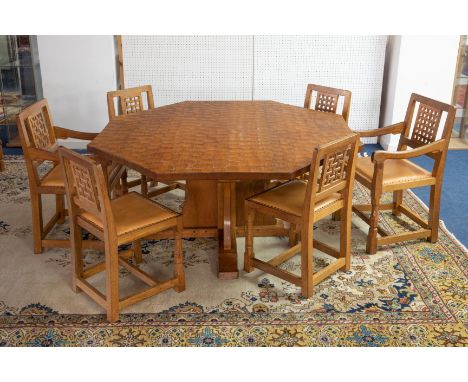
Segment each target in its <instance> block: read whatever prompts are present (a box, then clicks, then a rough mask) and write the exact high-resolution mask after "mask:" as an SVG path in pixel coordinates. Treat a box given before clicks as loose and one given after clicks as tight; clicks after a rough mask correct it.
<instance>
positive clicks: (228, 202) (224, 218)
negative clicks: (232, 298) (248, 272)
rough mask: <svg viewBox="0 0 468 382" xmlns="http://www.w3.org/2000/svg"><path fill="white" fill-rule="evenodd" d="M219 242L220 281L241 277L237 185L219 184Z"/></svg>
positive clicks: (230, 183) (233, 183)
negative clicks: (237, 239) (238, 258)
mask: <svg viewBox="0 0 468 382" xmlns="http://www.w3.org/2000/svg"><path fill="white" fill-rule="evenodd" d="M218 241H219V264H218V277H219V278H220V279H236V278H238V277H239V270H238V267H237V243H236V183H235V182H219V183H218Z"/></svg>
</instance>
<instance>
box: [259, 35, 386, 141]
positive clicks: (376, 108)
mask: <svg viewBox="0 0 468 382" xmlns="http://www.w3.org/2000/svg"><path fill="white" fill-rule="evenodd" d="M386 41H387V37H386V36H255V37H254V51H255V63H254V66H255V69H254V73H255V74H254V98H255V99H271V100H276V101H280V102H284V103H288V104H292V105H297V106H303V104H304V98H305V92H306V87H307V84H308V83H315V84H318V85H325V86H331V87H337V88H341V89H347V90H351V92H352V98H351V108H350V115H349V126H350V127H351V129H353V130H369V129H376V128H377V127H378V123H379V113H380V100H381V95H382V81H383V69H384V61H385V45H386ZM374 142H376V139H372V138H371V139H369V140H368V142H367V143H374Z"/></svg>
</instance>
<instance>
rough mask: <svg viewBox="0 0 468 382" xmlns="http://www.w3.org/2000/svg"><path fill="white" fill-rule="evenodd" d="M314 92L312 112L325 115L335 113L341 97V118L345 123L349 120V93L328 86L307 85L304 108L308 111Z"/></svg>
mask: <svg viewBox="0 0 468 382" xmlns="http://www.w3.org/2000/svg"><path fill="white" fill-rule="evenodd" d="M314 92H316V93H317V98H316V100H315V105H314V110H317V111H323V112H327V113H334V114H336V113H337V106H338V100H339V97H343V110H342V112H341V115H342V117H343V118H344V120H345V121H346V122H348V119H349V109H350V104H351V92H350V91H349V90H344V89H336V88H331V87H328V86H321V85H316V84H309V85H307V90H306V96H305V101H304V107H305V108H306V109H310V105H311V102H312V94H313V93H314Z"/></svg>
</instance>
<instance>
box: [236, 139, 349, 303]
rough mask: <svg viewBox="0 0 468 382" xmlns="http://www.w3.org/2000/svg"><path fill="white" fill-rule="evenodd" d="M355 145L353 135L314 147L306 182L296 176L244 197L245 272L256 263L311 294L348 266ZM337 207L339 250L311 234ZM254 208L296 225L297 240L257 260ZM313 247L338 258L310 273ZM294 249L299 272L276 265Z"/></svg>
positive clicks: (251, 268)
mask: <svg viewBox="0 0 468 382" xmlns="http://www.w3.org/2000/svg"><path fill="white" fill-rule="evenodd" d="M357 149H358V135H356V134H352V135H348V136H346V137H344V138H342V139H339V140H336V141H333V142H331V143H329V144H326V145H323V146H321V147H318V148H316V149H315V150H314V153H313V157H312V161H311V164H310V170H309V172H310V178H309V181H308V182H305V181H302V180H299V179H295V180H292V181H289V182H286V183H283V184H280V185H279V186H276V187H274V188H271V189H269V190H267V191H264V192H262V193H260V194H257V195H254V196H252V197H250V198H248V199H247V200H246V201H245V214H246V221H247V226H246V248H245V255H244V270H245V271H246V272H251V271H252V270H253V269H254V268H258V269H260V270H262V271H264V272H267V273H270V274H272V275H274V276H276V277H279V278H282V279H284V280H286V281H288V282H291V283H293V284H295V285H298V286H300V287H301V293H302V295H303V296H305V297H310V296H312V293H313V288H314V286H315V285H316V284H318V283H319V282H321V281H322V280H323V279H325V278H326V277H328V276H330V275H331V274H332V273H334V272H335V271H337V270H338V269H344V270H345V271H348V270H349V269H350V266H351V258H350V239H351V204H352V191H353V182H354V169H355V159H356V156H357ZM321 164H322V165H321ZM321 166H322V167H321ZM337 211H340V215H341V222H340V224H341V225H340V227H341V237H340V248H339V249H338V250H337V249H335V248H333V247H331V246H329V245H327V244H325V243H322V242H319V241H318V240H316V239H314V238H313V235H314V223H315V222H317V221H318V220H321V219H323V218H324V217H326V216H328V215H330V214H332V213H334V212H337ZM256 212H259V213H262V214H267V215H270V216H274V217H275V218H278V219H281V220H285V221H288V222H290V223H291V224H294V225H295V226H299V227H300V235H301V242H300V243H299V244H296V245H293V246H292V247H291V248H289V249H288V250H287V251H285V252H283V253H281V254H280V255H278V256H276V257H274V258H273V259H271V260H269V261H264V260H260V259H257V258H256V257H255V255H254V250H253V244H254V241H253V221H254V219H255V213H256ZM313 248H316V249H318V250H320V251H323V252H325V253H327V254H329V255H331V256H333V257H335V258H336V260H335V261H334V262H332V263H331V264H329V265H328V266H326V267H325V268H323V269H321V270H319V271H318V272H315V273H314V263H313ZM298 253H300V257H301V275H300V276H297V275H295V274H293V273H291V272H289V271H287V270H284V269H280V268H279V267H278V266H279V265H281V264H282V263H284V262H285V261H287V260H289V259H290V258H292V257H294V256H296V255H297V254H298Z"/></svg>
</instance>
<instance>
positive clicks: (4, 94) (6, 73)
mask: <svg viewBox="0 0 468 382" xmlns="http://www.w3.org/2000/svg"><path fill="white" fill-rule="evenodd" d="M40 98H42V87H41V79H40V67H39V56H38V53H37V40H36V37H35V36H10V35H9V36H5V35H3V36H0V139H1V140H2V141H3V142H4V143H6V145H7V146H9V147H19V146H21V144H20V142H19V137H18V130H17V128H16V114H18V113H19V112H20V111H21V110H22V109H24V108H25V107H27V106H29V105H30V104H32V103H34V102H35V101H36V100H37V99H40Z"/></svg>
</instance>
